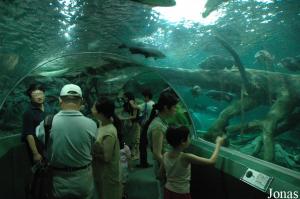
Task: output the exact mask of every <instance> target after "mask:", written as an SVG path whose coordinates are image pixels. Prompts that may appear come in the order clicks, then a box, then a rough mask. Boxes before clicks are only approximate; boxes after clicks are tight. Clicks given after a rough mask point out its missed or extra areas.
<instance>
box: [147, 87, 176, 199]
mask: <svg viewBox="0 0 300 199" xmlns="http://www.w3.org/2000/svg"><path fill="white" fill-rule="evenodd" d="M178 102H179V99H178V97H177V95H176V94H175V92H174V91H172V90H171V89H167V90H164V91H163V92H162V93H161V94H160V96H159V99H158V102H157V103H156V104H155V105H153V109H152V112H151V115H150V118H149V121H148V122H147V123H148V124H149V127H148V130H147V134H148V141H149V146H150V147H151V151H152V153H153V158H154V173H155V176H156V178H157V179H159V181H160V186H159V194H160V196H159V198H160V199H162V198H163V191H164V181H163V179H161V178H160V173H159V171H160V169H159V168H160V165H161V164H162V163H163V154H164V153H165V152H166V151H168V148H169V147H168V144H167V141H166V139H165V134H166V130H167V128H168V122H167V121H168V119H169V118H170V117H172V116H173V115H174V114H175V113H176V105H177V104H178Z"/></svg>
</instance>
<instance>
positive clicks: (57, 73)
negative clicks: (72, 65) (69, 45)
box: [37, 68, 69, 77]
mask: <svg viewBox="0 0 300 199" xmlns="http://www.w3.org/2000/svg"><path fill="white" fill-rule="evenodd" d="M68 71H69V68H63V69H59V70H53V71H42V72H39V73H37V75H41V76H44V77H57V76H61V75H64V74H65V73H67V72H68Z"/></svg>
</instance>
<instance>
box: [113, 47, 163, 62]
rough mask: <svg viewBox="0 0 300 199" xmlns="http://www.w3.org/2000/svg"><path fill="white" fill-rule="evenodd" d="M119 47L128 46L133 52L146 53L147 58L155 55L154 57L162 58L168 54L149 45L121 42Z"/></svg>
mask: <svg viewBox="0 0 300 199" xmlns="http://www.w3.org/2000/svg"><path fill="white" fill-rule="evenodd" d="M119 48H128V50H129V51H130V52H131V54H141V55H144V56H145V58H149V57H153V58H154V59H162V58H165V57H166V55H165V54H163V53H162V52H160V51H159V50H157V49H154V48H149V47H139V46H130V45H126V44H121V45H120V46H119Z"/></svg>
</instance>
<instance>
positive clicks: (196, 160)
mask: <svg viewBox="0 0 300 199" xmlns="http://www.w3.org/2000/svg"><path fill="white" fill-rule="evenodd" d="M166 139H167V141H168V143H169V144H170V145H171V146H172V148H173V149H172V150H171V151H170V152H166V153H165V154H164V155H163V165H162V171H165V174H166V178H167V183H166V185H165V193H164V199H191V195H190V177H191V164H206V165H212V164H214V163H215V162H216V160H217V156H218V153H219V150H220V147H221V145H222V144H223V142H224V139H225V136H223V137H217V139H216V148H215V150H214V152H213V154H212V155H211V157H210V158H209V159H207V158H202V157H199V156H197V155H194V154H191V153H184V152H183V150H184V149H186V148H187V147H188V146H189V144H190V138H189V129H188V128H187V127H185V126H181V127H178V128H174V127H169V128H168V129H167V132H166Z"/></svg>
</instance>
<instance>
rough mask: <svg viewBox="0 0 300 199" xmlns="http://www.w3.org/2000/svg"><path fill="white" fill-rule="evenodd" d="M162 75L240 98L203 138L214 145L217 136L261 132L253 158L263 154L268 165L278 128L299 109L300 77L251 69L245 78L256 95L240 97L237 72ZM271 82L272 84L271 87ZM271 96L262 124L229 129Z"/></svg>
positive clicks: (171, 71) (165, 71) (167, 71)
mask: <svg viewBox="0 0 300 199" xmlns="http://www.w3.org/2000/svg"><path fill="white" fill-rule="evenodd" d="M160 73H161V74H163V76H165V77H168V76H169V77H170V76H171V77H172V79H177V80H178V79H180V81H176V82H177V84H182V85H185V86H191V87H193V86H194V85H199V86H201V88H205V89H216V90H223V91H226V92H232V93H235V94H236V95H237V96H239V95H241V98H239V99H237V100H234V101H232V102H231V103H230V104H229V105H228V106H227V107H226V108H225V109H224V110H223V111H222V112H221V113H220V114H219V116H218V118H217V119H216V120H215V122H214V123H213V125H212V126H211V127H210V128H209V129H208V131H207V133H206V134H205V135H204V138H205V139H207V140H210V141H213V140H215V138H216V137H217V136H218V135H222V134H224V133H226V132H227V133H230V132H233V129H234V128H235V129H239V131H242V132H243V133H245V132H247V133H250V132H253V131H254V130H257V129H258V130H259V131H260V132H261V134H260V136H259V138H257V140H258V141H257V143H256V147H255V150H254V152H253V154H254V155H255V154H258V153H260V152H262V153H263V155H262V159H264V160H267V161H273V160H274V153H275V148H274V147H275V142H274V138H275V137H276V136H277V135H278V134H277V133H276V132H277V129H278V126H279V124H281V123H285V122H289V121H290V120H291V117H293V114H292V113H293V112H294V110H295V109H297V108H298V107H299V105H300V103H299V99H300V75H290V74H283V73H277V72H266V71H262V70H254V69H248V70H247V71H246V76H247V78H248V80H249V86H250V87H251V90H250V91H253V92H248V93H247V95H245V94H243V93H242V94H241V91H242V79H241V76H240V73H239V71H237V70H231V71H229V70H217V71H216V70H201V69H199V70H176V69H162V68H161V69H160ZM182 77H184V78H182ZM270 80H271V82H272V84H270V85H269V81H270ZM174 83H175V82H174ZM220 85H221V86H220ZM267 85H268V86H267ZM269 95H270V96H272V104H271V106H270V110H269V111H268V113H267V114H266V115H265V117H264V118H262V119H261V120H259V121H252V122H249V123H247V124H241V125H240V126H239V127H237V126H234V127H232V126H231V125H230V122H229V121H230V119H232V118H233V117H234V116H237V115H240V114H241V112H243V111H244V114H247V111H250V110H253V109H255V108H257V107H259V106H261V105H266V104H268V102H269V99H268V96H269ZM295 119H296V120H297V118H295V116H294V117H293V118H292V120H295ZM298 119H299V117H298ZM286 127H287V126H286ZM286 130H288V129H286ZM235 131H236V130H235Z"/></svg>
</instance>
